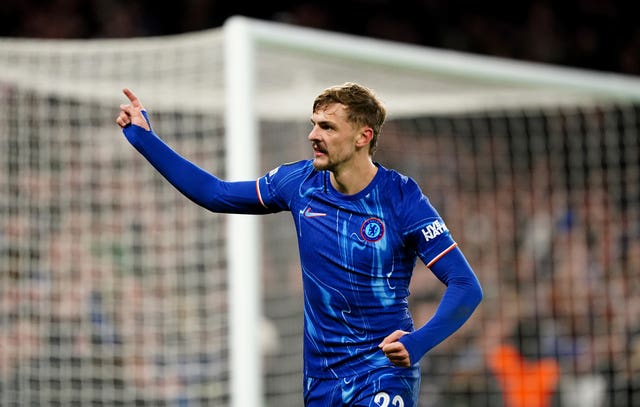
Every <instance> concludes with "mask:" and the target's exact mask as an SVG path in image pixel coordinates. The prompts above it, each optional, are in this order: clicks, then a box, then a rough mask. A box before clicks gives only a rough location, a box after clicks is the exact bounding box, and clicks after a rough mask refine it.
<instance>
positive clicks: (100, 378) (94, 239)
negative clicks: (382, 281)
mask: <svg viewBox="0 0 640 407" xmlns="http://www.w3.org/2000/svg"><path fill="white" fill-rule="evenodd" d="M255 60H256V66H255V69H256V76H257V81H256V86H257V89H256V99H255V103H256V106H257V110H258V113H259V114H260V116H261V118H260V134H259V139H260V140H259V142H260V165H259V166H260V168H261V171H263V172H266V171H268V170H270V169H272V168H274V167H275V166H277V165H278V164H280V163H282V162H287V161H293V160H297V159H300V158H305V157H308V156H310V151H309V146H308V141H307V140H306V135H307V133H308V131H309V124H308V117H309V115H310V111H309V110H310V107H311V102H312V98H313V97H314V96H315V95H316V94H317V93H318V92H319V91H321V90H322V89H324V88H325V87H327V86H329V85H333V84H337V83H341V82H345V81H357V82H360V83H363V84H365V85H368V86H371V87H372V88H374V90H376V92H377V93H378V94H379V95H380V96H381V98H382V99H383V101H384V102H385V103H386V104H387V107H388V109H389V113H390V118H389V121H388V123H387V124H386V125H385V128H384V132H383V133H384V134H383V136H382V138H381V140H380V146H379V150H378V152H377V154H376V156H375V158H376V160H377V161H379V162H380V163H381V164H383V165H385V166H387V167H391V168H396V169H398V170H400V171H402V172H404V173H406V174H407V175H410V176H412V177H413V178H415V179H416V180H417V181H418V183H419V184H420V185H421V186H422V188H423V189H424V190H425V192H426V193H427V194H428V195H429V197H430V199H431V201H432V202H433V203H434V205H435V206H436V207H437V208H438V210H439V211H440V212H441V214H442V216H443V217H444V218H445V220H446V221H447V224H448V226H449V228H450V230H451V231H452V233H453V235H454V238H456V240H457V241H458V242H459V244H460V246H461V247H462V249H463V251H464V252H465V254H466V255H467V258H468V259H469V261H470V263H471V265H472V266H473V268H474V270H475V271H476V273H477V274H478V276H479V278H480V280H481V282H482V285H483V288H484V292H485V299H484V301H483V303H482V305H481V307H480V308H479V309H478V311H477V313H476V314H474V316H473V318H472V319H471V320H470V321H469V323H468V324H467V325H465V326H464V327H463V328H462V329H461V330H460V331H459V332H458V333H456V334H455V335H454V336H453V337H451V338H450V339H449V340H447V341H446V342H444V343H443V344H441V345H440V346H439V347H437V348H436V349H434V350H433V351H432V352H431V353H430V354H429V355H428V356H427V357H426V358H425V359H424V361H423V376H424V377H423V381H422V393H423V394H422V396H421V400H420V406H421V407H424V406H441V405H473V406H496V405H507V403H508V402H509V400H510V398H511V397H516V396H514V395H513V394H511V393H509V392H507V391H506V390H505V389H506V388H508V386H509V385H510V384H513V382H509V378H514V377H520V376H518V374H520V375H524V374H525V373H527V372H528V373H527V374H536V373H531V372H538V376H522V377H528V378H529V380H525V381H520V382H518V380H516V382H515V383H516V384H517V383H520V385H521V388H522V389H521V390H522V394H524V396H522V395H521V397H531V398H529V399H527V400H529V401H531V400H533V399H532V398H535V397H539V395H540V394H543V393H544V391H543V390H544V389H551V390H552V391H551V395H550V396H549V397H552V398H554V399H555V400H556V402H557V403H561V405H563V406H601V405H604V404H603V403H609V404H608V405H611V406H633V405H636V404H638V403H640V396H638V392H639V391H640V384H639V383H638V382H637V380H638V377H640V362H639V360H640V359H639V358H640V339H639V338H640V337H639V336H638V333H639V332H640V320H639V319H640V317H639V316H640V302H639V300H638V298H640V297H638V295H637V293H638V292H640V291H639V290H640V282H639V280H638V273H637V270H639V269H640V233H639V232H640V230H639V227H640V223H639V222H640V217H639V216H638V215H639V213H638V211H639V210H640V209H639V208H640V205H639V202H638V201H639V199H640V191H639V189H640V179H639V178H640V168H639V166H640V162H639V161H640V160H639V159H638V157H640V149H639V145H638V144H639V139H640V137H639V130H640V119H639V116H638V113H639V106H638V104H637V103H633V102H627V101H624V100H618V101H612V100H610V99H607V98H602V97H601V96H599V95H594V94H588V93H584V92H582V93H580V92H574V91H569V90H568V89H563V88H562V87H558V86H555V87H553V88H552V89H550V88H549V87H543V86H534V85H532V84H531V83H528V84H526V83H511V84H508V85H505V84H504V83H498V82H495V81H486V80H485V81H483V80H479V79H478V78H477V77H474V76H473V75H469V76H465V75H463V74H461V73H459V72H458V73H455V74H452V73H451V72H442V71H437V72H426V71H424V70H420V69H417V68H416V67H415V66H404V67H402V66H399V65H398V64H394V63H393V61H389V63H388V64H374V63H367V64H366V69H364V68H363V64H362V63H358V62H354V61H353V60H350V59H348V58H345V57H344V56H339V55H338V56H331V55H327V54H316V53H313V52H310V51H309V50H304V49H287V48H286V47H281V46H269V45H267V46H264V44H263V46H261V47H259V48H258V50H257V54H256V59H255ZM222 67H223V61H222V41H221V32H220V31H218V30H211V31H207V32H202V33H193V34H186V35H181V36H173V37H165V38H148V39H132V40H120V41H112V40H109V41H104V40H103V41H27V40H3V41H0V139H1V142H2V145H3V146H4V148H2V149H1V150H0V157H1V158H0V165H1V166H2V172H1V174H2V175H0V220H1V222H2V227H1V228H0V250H1V252H0V267H1V268H2V271H3V272H2V274H0V306H1V308H0V326H1V327H2V329H0V404H2V405H25V404H27V405H28V404H33V405H55V404H59V405H132V406H133V405H136V406H137V405H158V404H159V405H165V404H169V405H189V406H191V405H216V406H218V405H219V406H225V405H228V404H229V399H230V395H229V385H228V384H229V383H228V381H229V375H230V373H229V372H230V370H231V369H233V367H232V366H229V365H228V348H229V346H230V344H229V338H228V325H229V324H228V320H227V308H228V304H227V296H226V292H227V274H226V263H227V262H226V259H225V247H226V243H225V242H226V240H225V239H226V236H225V233H226V232H225V227H224V225H225V217H224V215H218V214H213V213H210V212H207V211H206V210H204V209H202V208H200V207H197V206H195V205H194V204H192V203H190V202H188V201H187V200H186V199H185V198H184V197H182V196H180V195H179V194H178V193H177V192H176V191H175V190H174V189H173V187H171V186H170V185H169V184H168V183H166V182H165V181H164V180H163V179H162V178H160V177H159V176H158V174H157V173H156V172H155V170H153V169H152V168H151V167H150V166H149V165H148V164H147V163H146V162H145V161H144V160H143V159H141V157H140V156H139V155H138V154H137V153H136V152H135V151H134V150H133V149H132V148H131V146H130V145H129V144H128V143H127V142H126V140H125V139H124V138H123V137H122V136H121V134H120V132H119V130H118V129H117V126H116V125H115V124H114V119H115V115H116V114H117V111H118V105H119V104H120V103H122V102H123V98H122V96H121V93H120V89H121V88H122V87H123V86H127V87H131V88H132V89H133V90H134V91H135V92H136V93H137V94H138V95H139V96H140V97H141V99H142V101H143V103H144V104H145V106H146V107H147V108H148V109H149V111H150V112H151V119H152V124H153V126H154V129H155V130H156V132H157V133H158V134H160V135H161V136H162V137H163V139H165V140H166V141H167V142H168V143H169V144H170V145H171V146H172V147H173V148H174V149H176V150H177V151H178V152H180V153H181V154H183V155H184V156H185V157H187V158H189V159H190V160H192V161H194V162H195V163H197V164H199V165H200V166H202V167H203V168H205V169H207V170H209V171H211V172H213V173H215V174H217V175H219V176H221V177H224V176H225V173H224V168H225V149H224V142H223V139H224V132H225V129H224V122H223V102H224V91H225V88H224V81H223V76H222V69H223V68H222ZM285 67H286V69H284V68H285ZM257 175H258V174H257ZM261 222H263V228H262V230H263V233H264V235H263V238H262V246H263V247H262V252H263V254H262V259H263V264H262V270H261V278H262V287H263V296H264V304H263V313H264V317H265V318H264V321H263V324H262V325H261V326H260V327H259V329H257V332H258V334H259V335H260V336H261V338H262V343H263V352H264V356H265V360H264V370H265V372H264V378H265V386H264V389H265V392H266V395H265V396H266V403H267V405H269V406H300V405H302V404H303V403H302V396H301V394H302V390H301V389H302V376H301V366H302V361H301V353H302V352H301V346H302V324H303V320H302V314H301V312H302V297H301V295H302V289H301V279H300V270H299V265H298V256H297V250H295V247H296V242H295V234H294V231H293V226H292V222H291V219H290V214H287V213H282V214H275V215H269V216H265V217H262V218H261ZM411 287H412V290H411V291H412V295H411V297H410V304H411V307H412V312H413V314H414V317H415V319H416V323H417V324H418V325H419V324H421V323H424V322H425V321H426V320H427V319H428V318H429V316H430V315H431V314H432V313H433V312H434V310H435V307H436V305H437V303H438V301H439V298H440V296H441V294H442V290H443V287H442V285H441V283H440V282H439V281H437V280H436V279H435V277H433V276H432V275H431V273H430V272H429V271H428V270H425V268H424V266H422V265H418V266H417V268H416V270H415V273H414V280H413V282H412V286H411ZM509 349H515V350H516V351H517V352H518V353H519V354H520V355H522V356H523V357H526V360H527V364H526V365H525V366H527V367H528V368H530V370H529V371H527V372H523V371H522V369H520V370H518V369H516V367H514V365H513V364H511V365H510V364H509V363H508V362H509V360H508V358H507V356H508V355H509V353H508V351H509ZM509 369H511V370H509ZM514 369H515V370H514ZM531 369H533V370H531ZM535 369H541V370H535ZM539 372H544V373H545V375H540V374H539ZM554 372H556V373H557V377H556V376H554ZM543 376H544V377H547V378H552V379H553V378H554V380H543V378H542V377H543ZM531 377H535V379H531ZM523 383H535V384H536V385H531V386H529V387H523V386H522V384H523ZM541 389H542V390H541ZM529 405H531V404H529Z"/></svg>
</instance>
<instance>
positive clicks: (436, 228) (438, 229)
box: [422, 220, 449, 242]
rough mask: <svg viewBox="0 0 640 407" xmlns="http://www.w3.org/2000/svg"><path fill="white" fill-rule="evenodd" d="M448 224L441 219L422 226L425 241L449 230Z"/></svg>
mask: <svg viewBox="0 0 640 407" xmlns="http://www.w3.org/2000/svg"><path fill="white" fill-rule="evenodd" d="M448 230H449V229H447V225H445V224H444V222H442V221H440V220H434V221H433V222H431V223H430V224H428V225H427V226H425V227H424V228H422V235H423V236H424V240H425V241H427V242H428V241H430V240H433V239H435V238H436V237H438V236H440V235H441V234H443V233H445V232H447V231H448Z"/></svg>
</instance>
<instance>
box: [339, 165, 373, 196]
mask: <svg viewBox="0 0 640 407" xmlns="http://www.w3.org/2000/svg"><path fill="white" fill-rule="evenodd" d="M377 172H378V167H377V166H376V165H375V164H374V163H373V161H371V159H370V158H368V159H367V160H366V161H363V162H362V163H361V164H359V165H352V166H351V167H349V168H348V169H334V170H333V171H331V185H332V186H333V187H334V188H335V189H336V190H337V191H338V192H340V193H342V194H345V195H354V194H357V193H358V192H360V191H362V190H363V189H365V188H366V187H367V185H369V184H370V183H371V181H372V180H373V178H374V177H375V176H376V173H377Z"/></svg>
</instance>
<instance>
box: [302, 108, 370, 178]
mask: <svg viewBox="0 0 640 407" xmlns="http://www.w3.org/2000/svg"><path fill="white" fill-rule="evenodd" d="M311 124H313V129H311V132H310V133H309V141H311V146H312V147H313V166H314V167H315V168H316V169H318V170H329V171H336V170H338V169H340V168H342V167H345V166H346V165H347V164H349V163H350V162H351V160H353V158H354V156H355V153H356V140H357V138H358V135H359V131H358V128H356V127H355V126H353V124H351V123H350V122H349V121H348V120H347V112H346V108H345V107H344V105H341V104H337V103H336V104H332V105H328V106H326V107H324V108H321V109H319V110H318V111H317V112H314V113H313V115H312V116H311Z"/></svg>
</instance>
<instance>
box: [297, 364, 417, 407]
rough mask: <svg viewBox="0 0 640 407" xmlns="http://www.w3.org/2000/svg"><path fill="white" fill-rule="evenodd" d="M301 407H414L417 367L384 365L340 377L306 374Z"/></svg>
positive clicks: (415, 404)
mask: <svg viewBox="0 0 640 407" xmlns="http://www.w3.org/2000/svg"><path fill="white" fill-rule="evenodd" d="M305 381H306V382H305V384H304V405H305V407H327V406H331V407H339V406H342V407H365V406H366V407H417V406H418V395H419V394H420V370H419V369H418V368H416V367H413V368H399V367H388V368H382V369H376V370H373V371H371V372H369V373H367V374H366V375H362V376H353V377H347V378H341V379H324V378H322V379H319V378H314V377H307V378H306V379H305Z"/></svg>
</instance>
